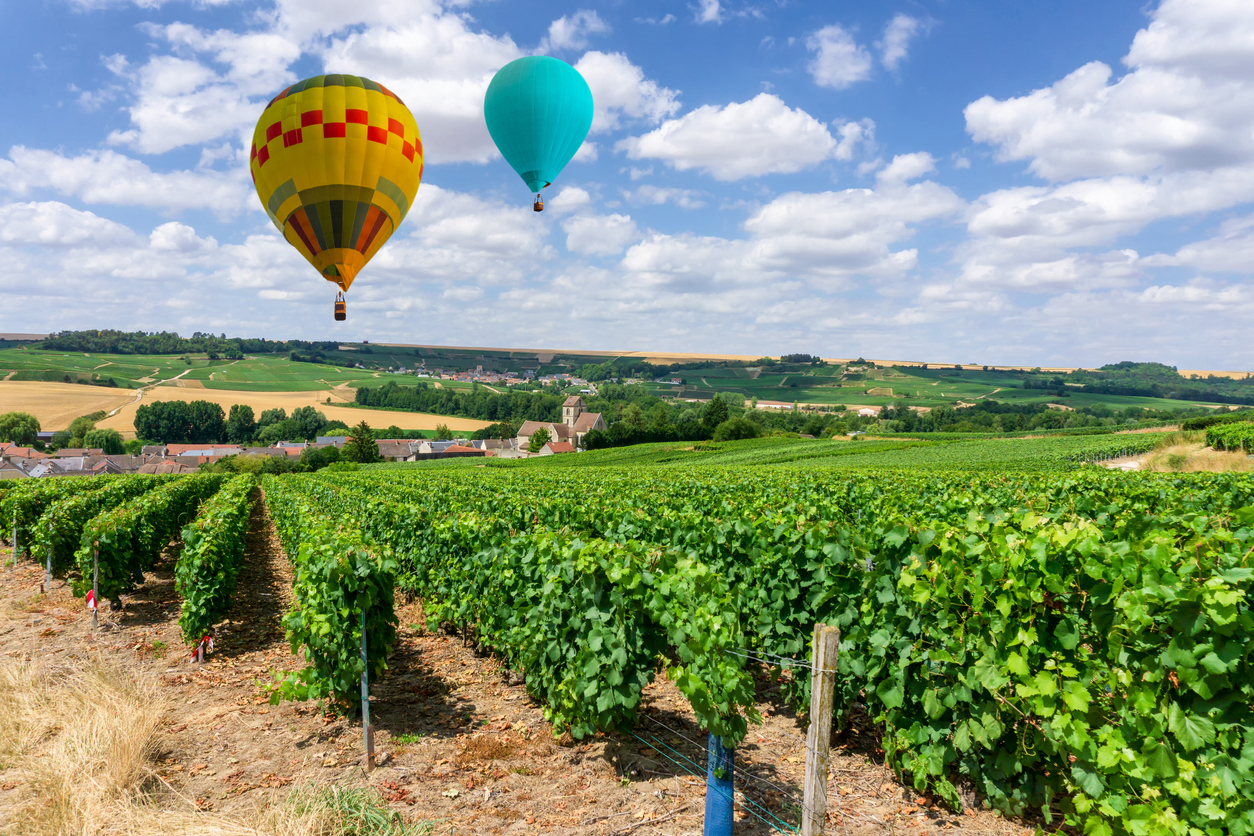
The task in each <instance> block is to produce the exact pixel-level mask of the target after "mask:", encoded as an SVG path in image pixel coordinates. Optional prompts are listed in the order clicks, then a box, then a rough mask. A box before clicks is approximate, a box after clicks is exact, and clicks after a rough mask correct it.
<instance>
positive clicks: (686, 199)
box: [623, 183, 705, 209]
mask: <svg viewBox="0 0 1254 836" xmlns="http://www.w3.org/2000/svg"><path fill="white" fill-rule="evenodd" d="M623 197H625V198H626V199H627V200H628V201H629V202H631V203H634V204H636V205H637V206H662V205H664V204H667V203H673V204H675V205H676V206H678V207H679V208H681V209H700V208H701V207H703V206H705V201H704V200H702V199H701V196H700V192H696V191H693V190H692V189H675V188H667V187H665V186H654V185H652V184H649V183H646V184H644V185H642V186H640V187H639V188H637V189H634V190H628V189H624V190H623Z"/></svg>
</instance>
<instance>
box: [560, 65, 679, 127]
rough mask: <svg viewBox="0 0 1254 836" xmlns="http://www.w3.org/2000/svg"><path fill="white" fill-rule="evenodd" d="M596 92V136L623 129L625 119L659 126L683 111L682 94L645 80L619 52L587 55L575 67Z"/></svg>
mask: <svg viewBox="0 0 1254 836" xmlns="http://www.w3.org/2000/svg"><path fill="white" fill-rule="evenodd" d="M575 69H576V70H578V71H579V72H580V74H581V75H582V76H583V77H584V80H585V81H587V82H588V87H589V88H590V89H591V90H592V101H593V103H594V106H595V109H596V110H595V113H594V115H593V117H592V131H591V132H592V133H594V134H596V133H603V132H605V131H610V130H614V129H615V128H618V127H619V124H620V122H621V121H622V117H627V118H629V119H641V120H644V121H645V122H648V123H650V124H657V123H658V122H660V121H661V120H662V119H665V118H666V117H667V116H670V115H672V114H674V113H675V112H676V111H677V110H679V94H678V93H677V92H676V91H674V90H670V89H667V88H665V87H661V86H659V85H658V83H657V82H656V81H653V80H652V79H647V78H645V77H644V70H642V69H641V68H640V67H637V66H636V65H634V64H632V63H631V61H629V60H628V59H627V56H626V55H623V54H622V53H619V52H609V53H607V52H596V51H593V52H587V53H584V55H583V57H582V58H580V59H579V61H578V62H577V63H576V64H575Z"/></svg>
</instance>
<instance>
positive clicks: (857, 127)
mask: <svg viewBox="0 0 1254 836" xmlns="http://www.w3.org/2000/svg"><path fill="white" fill-rule="evenodd" d="M836 133H837V134H839V135H840V141H839V142H838V143H836V148H835V150H834V151H832V156H833V157H835V158H836V159H838V160H846V161H848V160H852V159H853V158H854V155H855V154H856V153H857V151H858V147H859V146H862V147H863V148H864V149H869V148H874V147H875V123H874V122H873V121H871V120H870V119H863V120H862V121H860V122H846V123H844V124H843V125H840V126H839V127H837V128H836Z"/></svg>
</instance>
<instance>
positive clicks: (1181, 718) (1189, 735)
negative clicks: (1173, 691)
mask: <svg viewBox="0 0 1254 836" xmlns="http://www.w3.org/2000/svg"><path fill="white" fill-rule="evenodd" d="M1167 728H1168V729H1170V730H1171V733H1172V734H1174V735H1175V736H1176V739H1177V740H1179V741H1180V744H1181V745H1182V746H1184V748H1185V749H1186V750H1188V751H1190V752H1191V751H1193V750H1194V749H1200V748H1201V747H1202V746H1205V745H1206V744H1208V743H1213V742H1214V741H1215V724H1214V723H1212V722H1211V721H1210V720H1207V719H1206V718H1205V717H1202V716H1199V715H1197V714H1190V713H1189V712H1187V711H1185V710H1184V709H1183V708H1181V707H1180V705H1179V704H1178V703H1174V702H1173V703H1172V704H1171V707H1170V708H1168V709H1167Z"/></svg>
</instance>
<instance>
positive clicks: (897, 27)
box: [875, 13, 923, 71]
mask: <svg viewBox="0 0 1254 836" xmlns="http://www.w3.org/2000/svg"><path fill="white" fill-rule="evenodd" d="M922 28H923V24H922V22H921V21H920V20H919V19H918V18H916V17H911V16H910V15H908V14H904V13H898V14H897V15H895V16H894V17H893V19H892V20H890V21H889V22H888V25H886V26H885V27H884V38H883V40H881V41H877V42H876V44H875V46H876V47H877V48H878V49H879V51H880V61H881V62H882V63H883V64H884V66H885V67H886V68H887V69H888V70H890V71H891V70H896V69H897V68H898V67H899V66H901V62H902V61H905V60H906V53H907V52H909V50H910V41H912V40H914V37H915V36H916V35H918V34H919V31H920V29H922Z"/></svg>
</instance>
